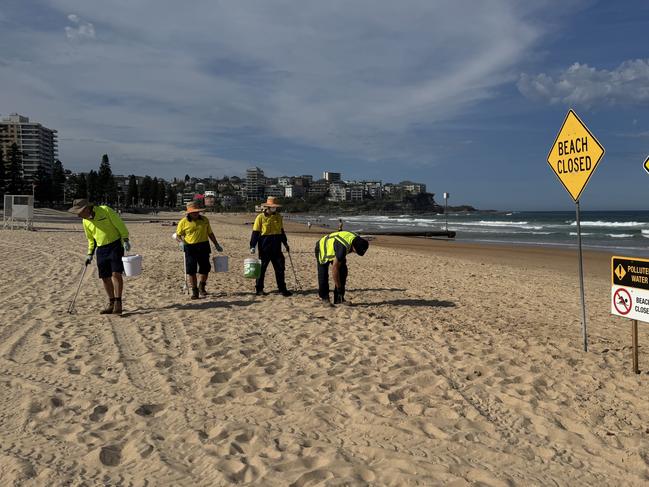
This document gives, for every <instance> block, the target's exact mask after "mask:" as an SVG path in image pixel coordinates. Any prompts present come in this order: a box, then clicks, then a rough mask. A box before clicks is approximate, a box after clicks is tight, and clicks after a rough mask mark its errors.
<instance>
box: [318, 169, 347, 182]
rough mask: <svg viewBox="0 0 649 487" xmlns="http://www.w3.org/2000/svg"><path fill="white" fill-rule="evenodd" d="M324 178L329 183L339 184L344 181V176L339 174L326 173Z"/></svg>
mask: <svg viewBox="0 0 649 487" xmlns="http://www.w3.org/2000/svg"><path fill="white" fill-rule="evenodd" d="M322 178H323V179H324V180H325V181H327V182H328V183H337V182H339V181H340V180H341V179H342V174H341V173H339V172H331V171H325V172H324V174H323V175H322Z"/></svg>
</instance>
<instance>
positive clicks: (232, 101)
mask: <svg viewBox="0 0 649 487" xmlns="http://www.w3.org/2000/svg"><path fill="white" fill-rule="evenodd" d="M26 1H27V0H26ZM44 1H46V3H48V5H49V7H50V8H52V9H54V11H57V12H60V15H61V18H64V19H67V20H68V21H69V22H70V23H71V25H70V26H68V27H66V35H67V37H68V39H69V40H73V41H79V40H87V39H95V32H94V27H93V25H92V24H91V23H89V22H86V21H85V20H84V19H101V38H100V39H95V42H74V43H71V42H67V41H66V40H65V39H59V38H57V37H56V36H55V35H54V34H52V33H50V32H47V31H36V30H35V31H32V32H29V31H28V32H24V33H23V32H12V33H6V34H5V35H6V36H9V35H11V40H12V42H13V44H12V45H17V44H18V45H23V46H26V47H25V48H24V49H23V50H21V52H20V56H21V58H18V57H17V56H18V55H17V54H16V53H15V52H14V50H11V49H9V48H3V47H2V46H3V45H5V46H7V45H9V44H8V43H7V42H3V40H5V39H7V37H3V32H2V31H0V59H5V60H7V61H8V62H9V63H10V64H9V65H8V66H6V67H5V68H3V66H1V65H0V80H2V85H3V90H1V91H0V106H3V107H8V108H6V109H4V110H6V111H9V110H11V111H20V112H24V113H25V114H26V115H31V116H32V117H35V118H36V117H39V118H41V119H44V120H48V121H49V120H51V122H50V125H52V126H53V127H54V128H57V129H59V132H60V134H61V137H64V136H68V137H70V138H83V139H96V138H97V137H101V138H104V139H107V140H108V141H109V142H110V143H112V144H115V147H117V146H120V147H123V149H124V150H123V151H122V152H123V153H124V154H126V153H127V151H128V150H133V154H134V157H136V156H137V157H144V154H143V152H144V151H143V150H142V147H141V146H138V145H136V144H141V143H146V144H149V145H150V147H151V151H152V152H155V153H157V154H166V153H168V154H169V158H170V159H174V157H175V156H176V155H181V156H180V157H185V159H186V160H187V161H188V164H194V163H196V164H199V163H200V164H202V163H203V162H204V161H205V160H207V159H208V158H209V152H210V151H212V153H216V154H218V155H219V156H220V157H221V158H222V159H224V160H225V159H229V158H228V157H226V156H224V155H223V154H224V153H225V149H226V148H235V149H239V148H244V149H246V148H247V147H248V146H249V145H253V144H263V143H266V142H268V141H275V142H277V141H280V142H281V141H290V142H291V143H292V144H295V145H297V146H300V147H304V146H307V147H312V148H318V149H323V150H325V151H332V152H335V153H337V154H341V153H342V154H345V155H349V156H350V157H356V158H366V159H387V158H393V159H394V158H401V159H404V160H406V159H417V160H419V161H430V160H432V158H433V157H434V156H431V150H430V146H428V145H427V143H426V142H425V141H422V139H421V138H418V137H417V136H416V135H415V134H414V131H413V128H415V129H416V128H420V127H422V126H428V127H429V126H430V125H431V124H434V123H437V122H442V121H446V120H450V119H453V118H454V117H457V116H458V115H460V114H462V113H463V112H465V111H466V110H467V109H470V108H471V107H472V106H473V105H474V104H476V103H477V102H479V101H481V100H484V99H487V98H489V97H491V96H493V95H494V92H495V91H496V90H497V89H498V88H499V87H500V86H501V85H502V84H503V83H506V82H511V81H513V80H516V78H517V76H516V75H515V72H516V71H517V70H516V66H517V64H518V63H519V62H521V61H522V60H525V59H526V56H527V53H528V51H529V50H530V49H531V48H532V47H534V46H535V45H536V43H537V42H538V40H539V39H540V38H541V37H542V35H543V32H544V29H543V26H542V24H541V21H540V20H539V19H540V18H541V16H542V15H543V12H547V11H552V9H549V8H547V7H548V5H549V4H556V3H557V2H554V1H552V0H545V1H537V2H529V4H532V3H533V6H530V5H528V2H518V1H516V0H492V1H490V2H475V1H473V0H437V1H432V0H411V1H409V2H408V3H407V5H406V6H404V5H402V4H400V3H398V2H394V1H392V0H372V1H370V0H365V1H363V0H358V1H355V2H347V1H343V0H331V1H328V2H302V1H297V0H276V1H274V2H262V1H257V2H254V1H251V2H236V1H230V2H214V1H213V0H194V1H193V2H191V8H188V7H187V6H186V5H184V4H183V3H181V2H178V1H177V0H138V1H134V2H120V8H119V9H118V8H114V7H113V6H111V4H110V2H87V1H79V0H44ZM561 5H562V10H561V12H562V13H564V14H565V12H566V8H567V7H566V2H562V4H561ZM69 12H75V14H69V15H68V13H69ZM59 37H60V36H59ZM25 60H26V61H25ZM20 80H23V81H22V82H21V81H20ZM52 94H54V95H52ZM9 107H11V108H9ZM240 134H243V136H241V135H240ZM260 141H261V142H260ZM88 144H90V143H88ZM188 146H191V147H193V148H198V147H200V149H199V150H193V151H190V152H188V150H187V147H188ZM276 146H277V145H276ZM68 147H69V149H68ZM88 147H89V146H88ZM135 147H137V149H138V150H135V149H134V148H135ZM156 147H160V150H158V149H156ZM174 147H175V149H174ZM68 150H70V151H76V149H74V148H73V147H72V146H68V145H67V144H64V143H62V144H61V155H62V158H64V159H67V160H70V159H73V160H80V161H81V160H83V159H84V158H85V157H87V152H83V153H82V152H72V153H65V152H64V151H68ZM97 153H99V154H101V153H103V152H102V149H101V148H100V145H97ZM244 153H245V151H244ZM234 158H235V159H238V158H239V156H236V157H234ZM142 161H143V164H144V163H145V162H146V161H148V159H142ZM251 162H259V163H261V164H263V163H264V161H251ZM233 164H235V165H236V164H238V162H237V161H235V162H233ZM184 172H188V171H184Z"/></svg>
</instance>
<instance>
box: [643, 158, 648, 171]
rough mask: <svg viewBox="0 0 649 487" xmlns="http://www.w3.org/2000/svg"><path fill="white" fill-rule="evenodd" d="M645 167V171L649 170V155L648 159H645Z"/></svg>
mask: <svg viewBox="0 0 649 487" xmlns="http://www.w3.org/2000/svg"><path fill="white" fill-rule="evenodd" d="M644 169H645V171H647V172H649V157H647V160H646V161H644Z"/></svg>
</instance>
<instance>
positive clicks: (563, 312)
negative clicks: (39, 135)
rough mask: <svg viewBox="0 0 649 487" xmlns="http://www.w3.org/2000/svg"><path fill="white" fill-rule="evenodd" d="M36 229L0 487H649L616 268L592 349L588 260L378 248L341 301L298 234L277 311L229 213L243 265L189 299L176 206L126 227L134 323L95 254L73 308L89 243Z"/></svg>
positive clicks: (644, 377)
mask: <svg viewBox="0 0 649 487" xmlns="http://www.w3.org/2000/svg"><path fill="white" fill-rule="evenodd" d="M39 216H40V220H41V222H40V223H37V225H36V227H37V230H38V231H36V232H27V231H23V230H15V231H8V230H7V231H0V256H1V257H2V262H3V271H4V278H3V279H2V283H1V284H0V286H1V293H0V310H1V311H0V316H1V318H2V319H0V438H1V441H0V479H1V482H0V484H1V485H2V486H5V485H6V486H13V485H16V486H23V485H24V486H42V485H48V486H52V485H54V486H58V485H72V486H82V485H83V486H97V485H123V486H129V485H134V486H185V485H188V486H220V485H230V484H238V485H258V486H295V487H300V486H342V485H345V486H347V485H353V486H357V485H358V486H363V485H371V486H404V485H412V486H414V485H420V486H432V485H450V486H494V487H495V486H530V485H539V486H545V485H561V486H563V485H565V486H575V485H589V486H594V485H598V486H599V485H602V486H604V485H630V486H633V485H647V482H649V408H648V407H647V405H646V403H645V400H646V398H647V397H649V387H648V384H649V375H648V373H647V370H649V354H647V353H646V350H647V348H646V346H645V344H646V343H647V340H649V336H648V335H647V332H646V326H645V325H644V324H641V325H640V345H641V348H640V369H641V370H642V373H641V374H640V375H635V374H632V373H631V352H630V348H631V347H630V345H631V333H630V328H631V325H630V322H629V321H626V320H623V319H620V318H615V317H612V316H610V310H609V300H610V276H609V272H610V270H609V266H610V255H609V254H605V253H595V252H588V253H586V258H585V264H584V265H585V276H586V283H585V288H586V302H587V317H588V327H589V337H590V342H589V345H590V351H589V352H587V353H585V352H583V351H582V349H581V347H582V339H581V318H580V300H579V283H578V276H577V259H576V252H574V251H560V250H556V251H555V250H552V251H550V250H543V249H537V248H526V247H518V248H507V247H496V246H489V247H487V246H478V245H469V244H462V243H460V242H446V241H438V240H434V241H431V240H425V239H404V238H396V237H378V238H376V239H375V240H373V241H372V243H371V246H370V249H369V251H368V252H367V254H366V255H365V256H364V257H359V256H357V255H353V256H351V257H350V258H349V269H350V271H349V281H348V292H347V294H348V298H349V299H350V300H351V302H352V304H351V306H342V307H340V306H339V307H330V308H328V307H324V306H323V305H322V304H320V303H319V302H318V300H317V293H316V286H317V278H316V270H315V263H314V256H313V248H314V245H315V242H316V240H317V239H318V238H319V237H320V236H321V235H322V233H321V232H320V230H319V229H316V228H315V227H314V228H312V229H311V230H310V231H307V230H306V228H305V227H304V225H301V226H299V225H297V224H296V223H288V224H287V229H288V236H289V242H290V244H291V251H292V254H291V255H292V258H293V263H294V264H295V271H296V273H297V278H298V280H299V282H300V284H301V285H302V287H303V291H302V292H299V291H298V292H297V293H296V294H295V295H294V296H292V297H290V298H284V297H282V296H281V295H279V294H276V293H274V292H273V293H271V294H269V295H268V296H264V297H257V296H255V295H254V292H253V291H254V281H251V280H247V279H245V278H244V277H243V275H242V274H243V273H242V267H243V259H244V258H246V257H248V256H249V254H248V241H249V237H250V230H251V227H250V224H245V222H246V221H248V222H250V221H252V216H242V215H238V216H231V215H230V216H222V215H210V216H209V218H210V221H211V222H212V227H213V229H214V230H215V233H216V235H217V238H218V239H219V241H220V242H221V243H222V245H223V247H224V248H225V254H226V255H228V256H229V259H230V272H228V273H220V274H214V273H213V274H211V275H210V279H209V282H208V291H210V293H211V295H210V296H209V297H207V298H205V299H201V300H199V301H190V300H189V298H188V296H187V295H184V294H183V293H182V291H181V287H182V283H183V265H182V254H181V252H180V251H179V250H178V248H177V246H176V245H175V244H174V243H173V242H172V239H171V234H172V233H173V232H174V229H175V228H174V227H172V226H168V225H166V224H165V223H171V221H172V220H175V221H177V220H178V218H179V217H180V214H177V215H171V214H162V215H158V216H155V217H154V216H146V217H137V218H136V217H130V216H129V215H125V220H126V224H127V226H128V228H129V231H130V233H131V239H132V243H133V251H134V252H137V253H139V254H141V255H142V256H143V259H144V273H143V275H142V276H139V277H137V278H133V279H126V282H125V293H124V309H125V313H124V315H123V316H121V317H119V316H110V315H108V316H100V315H99V314H98V311H99V309H100V308H101V306H103V305H104V304H105V297H104V291H103V288H102V286H101V282H100V280H99V279H98V278H97V271H96V268H95V266H94V264H93V267H92V272H90V269H89V272H88V273H87V274H86V277H85V281H84V282H85V284H84V287H83V289H82V292H81V294H80V296H79V299H78V300H77V305H76V308H77V312H76V314H73V315H69V314H67V313H66V309H67V307H68V304H69V302H70V300H71V299H72V297H73V295H74V292H75V290H76V286H77V283H78V281H79V278H80V276H81V272H82V269H83V262H84V255H85V251H86V240H85V237H84V235H83V232H82V230H81V224H80V223H79V222H75V221H74V217H72V218H70V217H69V215H66V214H64V213H57V212H53V211H41V212H39ZM149 220H159V221H154V222H150V221H149ZM266 282H267V284H266V287H267V290H268V291H274V290H276V286H275V282H274V275H273V273H272V270H271V269H269V272H268V274H267V281H266ZM287 282H288V284H289V288H291V289H294V290H295V289H296V286H295V281H294V278H293V273H292V271H291V267H290V264H289V262H288V259H287Z"/></svg>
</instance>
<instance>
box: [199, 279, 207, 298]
mask: <svg viewBox="0 0 649 487" xmlns="http://www.w3.org/2000/svg"><path fill="white" fill-rule="evenodd" d="M206 284H207V283H205V282H199V283H198V292H199V293H200V294H201V296H207V289H205V285H206Z"/></svg>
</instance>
